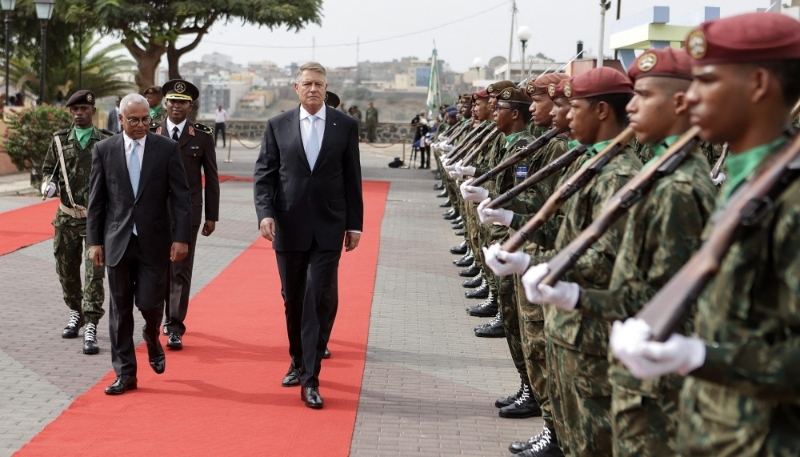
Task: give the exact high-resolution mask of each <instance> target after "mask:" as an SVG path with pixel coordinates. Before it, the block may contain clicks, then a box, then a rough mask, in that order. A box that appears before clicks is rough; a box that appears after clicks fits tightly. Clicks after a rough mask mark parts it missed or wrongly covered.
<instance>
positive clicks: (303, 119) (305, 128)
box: [300, 105, 327, 151]
mask: <svg viewBox="0 0 800 457" xmlns="http://www.w3.org/2000/svg"><path fill="white" fill-rule="evenodd" d="M326 109H327V108H326V107H325V105H322V108H320V110H319V111H317V113H316V114H315V116H317V121H316V122H315V123H314V125H315V126H316V127H317V138H319V150H320V151H322V136H323V135H324V134H325V114H326V113H325V110H326ZM308 116H311V114H309V113H308V111H306V109H305V108H303V105H300V136H301V137H302V140H303V148H304V149H305V148H306V142H308V137H309V136H311V119H309V118H308Z"/></svg>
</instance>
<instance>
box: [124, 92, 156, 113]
mask: <svg viewBox="0 0 800 457" xmlns="http://www.w3.org/2000/svg"><path fill="white" fill-rule="evenodd" d="M131 105H144V106H146V107H147V109H150V103H149V102H148V101H147V99H146V98H144V96H142V95H139V94H128V95H126V96H124V97H122V101H121V102H119V112H120V113H125V111H126V110H127V108H128V107H129V106H131Z"/></svg>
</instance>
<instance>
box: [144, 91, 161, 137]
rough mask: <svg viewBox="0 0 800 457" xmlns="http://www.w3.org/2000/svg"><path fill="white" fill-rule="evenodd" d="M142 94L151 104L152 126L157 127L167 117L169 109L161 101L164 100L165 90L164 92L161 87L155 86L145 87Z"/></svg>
mask: <svg viewBox="0 0 800 457" xmlns="http://www.w3.org/2000/svg"><path fill="white" fill-rule="evenodd" d="M142 95H144V98H146V99H147V103H149V104H150V119H151V120H150V127H151V129H155V128H156V127H158V126H159V125H160V124H161V122H162V121H163V120H164V119H166V118H167V109H166V108H165V107H164V104H163V103H161V102H162V101H163V100H164V92H162V90H161V87H159V86H153V87H148V88H147V89H145V91H144V93H143V94H142Z"/></svg>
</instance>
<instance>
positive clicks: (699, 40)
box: [686, 30, 708, 59]
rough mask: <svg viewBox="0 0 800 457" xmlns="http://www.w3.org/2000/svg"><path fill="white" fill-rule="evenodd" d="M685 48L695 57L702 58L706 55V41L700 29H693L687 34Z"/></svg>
mask: <svg viewBox="0 0 800 457" xmlns="http://www.w3.org/2000/svg"><path fill="white" fill-rule="evenodd" d="M686 49H688V50H689V55H690V56H692V57H694V58H695V59H702V58H703V57H705V56H706V52H707V51H708V43H707V42H706V35H705V34H704V33H703V31H702V30H695V31H694V32H692V33H690V34H689V36H688V37H687V38H686Z"/></svg>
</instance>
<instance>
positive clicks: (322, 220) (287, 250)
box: [254, 62, 364, 408]
mask: <svg viewBox="0 0 800 457" xmlns="http://www.w3.org/2000/svg"><path fill="white" fill-rule="evenodd" d="M327 87H328V84H327V82H326V80H325V68H324V67H323V66H322V65H320V64H318V63H316V62H310V63H307V64H305V65H303V66H301V67H300V69H299V71H298V72H297V77H296V80H295V83H294V88H295V91H296V92H297V95H298V97H299V98H300V106H298V107H297V108H295V109H293V110H291V111H287V112H285V113H283V114H281V115H278V116H275V117H273V118H272V119H270V120H269V121H267V128H266V131H265V132H264V140H263V142H262V143H261V151H260V153H259V156H258V160H257V162H256V167H255V175H254V191H255V206H256V213H257V215H258V221H259V227H260V229H261V235H262V236H263V237H264V238H266V239H268V240H270V241H272V246H273V248H274V249H275V256H276V258H277V261H278V271H279V273H280V277H281V288H282V294H283V301H284V307H285V312H286V329H287V332H288V334H289V354H290V355H291V358H292V363H291V365H290V367H289V372H288V373H287V375H286V377H285V378H284V379H283V382H282V384H283V385H284V386H287V387H288V386H294V385H298V384H301V385H302V388H301V389H300V398H301V399H302V400H303V401H304V402H305V404H306V406H308V407H310V408H322V405H323V399H322V397H321V396H320V394H319V373H320V364H321V359H322V357H323V354H324V353H325V348H326V347H327V344H328V339H329V338H330V334H331V329H332V327H333V320H334V318H335V316H336V310H337V308H338V293H337V290H338V287H337V278H338V275H337V271H338V268H339V258H340V257H341V253H342V244H343V243H344V245H345V247H346V249H347V250H348V251H350V250H353V249H355V248H356V246H358V242H359V239H360V237H361V230H362V222H363V215H364V214H363V213H364V204H363V200H362V195H361V163H360V159H359V152H358V128H357V124H356V121H355V120H354V119H353V118H351V117H349V116H347V115H345V114H344V113H341V112H340V111H337V110H334V109H328V108H327V107H326V106H325V101H324V100H325V91H326V89H327Z"/></svg>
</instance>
